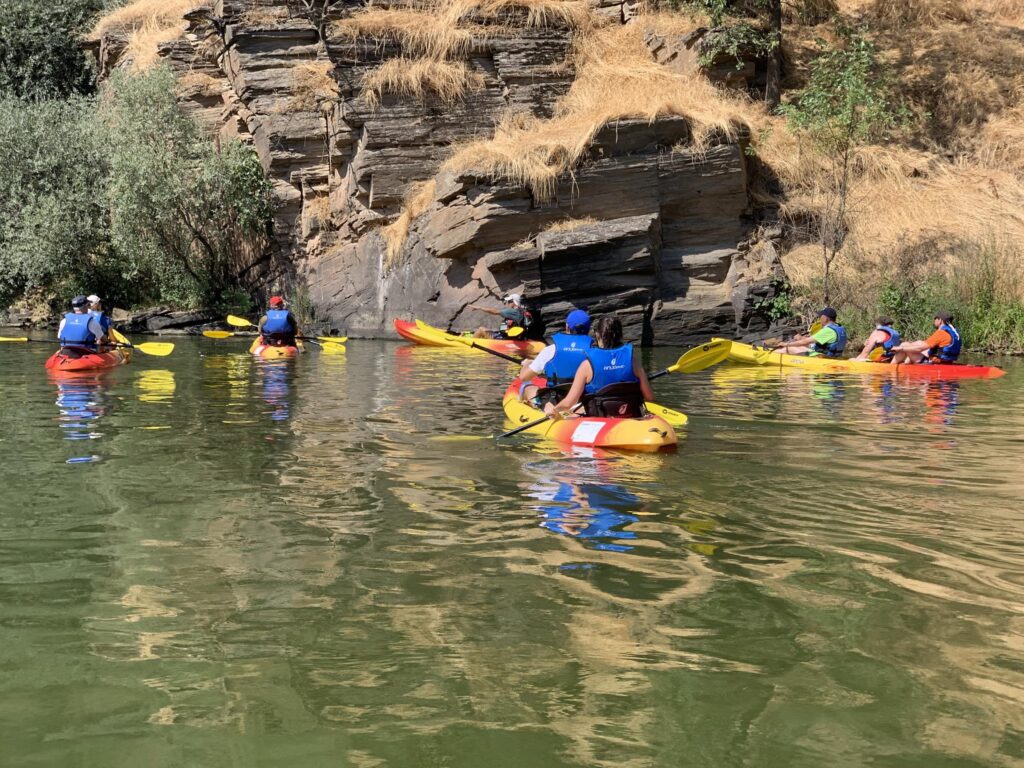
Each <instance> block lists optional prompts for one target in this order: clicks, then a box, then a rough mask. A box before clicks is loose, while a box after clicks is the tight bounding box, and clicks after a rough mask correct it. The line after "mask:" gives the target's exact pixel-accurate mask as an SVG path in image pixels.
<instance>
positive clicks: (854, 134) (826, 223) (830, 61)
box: [781, 28, 910, 301]
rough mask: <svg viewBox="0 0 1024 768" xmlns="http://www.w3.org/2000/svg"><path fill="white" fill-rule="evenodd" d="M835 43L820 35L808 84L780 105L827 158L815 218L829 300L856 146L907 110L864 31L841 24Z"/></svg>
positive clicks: (883, 133)
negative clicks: (828, 181)
mask: <svg viewBox="0 0 1024 768" xmlns="http://www.w3.org/2000/svg"><path fill="white" fill-rule="evenodd" d="M838 32H839V45H837V46H829V45H827V44H826V43H825V42H823V41H818V45H819V47H820V49H821V53H820V54H819V56H818V57H817V58H816V59H815V60H814V61H813V62H812V64H811V68H810V79H809V82H808V84H807V87H806V88H804V89H803V90H802V91H800V92H799V93H797V94H795V96H794V99H793V101H792V102H791V103H790V104H786V105H784V106H782V107H781V111H782V114H784V115H785V116H786V117H787V118H788V120H789V127H790V129H791V130H793V131H795V132H796V133H797V134H798V135H799V136H801V137H805V138H807V139H809V140H810V141H811V142H812V143H813V144H814V146H815V147H816V148H817V149H818V150H819V151H820V152H821V153H822V154H823V155H824V156H825V157H827V158H828V161H829V163H830V167H831V172H832V185H831V187H830V189H829V190H828V192H827V193H826V201H825V206H824V209H823V211H822V214H821V217H820V220H819V221H818V223H817V228H818V232H817V233H816V234H817V236H818V240H819V242H820V244H821V252H822V263H823V266H824V273H823V280H824V294H825V295H824V298H825V301H828V298H829V289H830V277H831V271H832V265H833V263H834V261H835V259H836V256H837V255H838V253H839V249H840V248H841V247H842V244H843V239H844V237H845V234H846V216H847V211H848V208H849V202H850V192H851V184H852V178H851V170H852V160H853V156H854V151H855V150H856V148H857V147H858V146H860V145H862V144H866V143H869V142H874V141H880V140H883V139H885V138H886V137H888V136H889V135H891V134H892V133H894V132H896V131H899V130H901V129H902V128H903V127H905V126H906V124H907V121H908V120H909V118H910V114H909V111H908V110H907V109H906V108H905V107H904V106H902V105H901V104H898V103H897V102H896V101H895V100H894V97H893V95H892V88H891V82H890V77H889V72H888V70H887V69H886V68H885V67H883V66H882V65H881V64H880V62H879V61H878V52H877V49H876V48H875V45H874V44H873V43H872V42H871V41H870V40H869V39H868V38H867V37H866V36H865V34H864V33H863V31H857V30H850V29H845V28H841V29H839V30H838Z"/></svg>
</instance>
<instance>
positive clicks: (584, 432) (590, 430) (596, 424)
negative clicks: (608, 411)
mask: <svg viewBox="0 0 1024 768" xmlns="http://www.w3.org/2000/svg"><path fill="white" fill-rule="evenodd" d="M602 427H604V422H603V421H587V420H586V419H584V420H583V421H581V422H580V423H579V424H578V425H577V426H576V429H575V430H573V433H572V441H573V442H574V443H590V444H591V445H593V444H594V440H596V439H597V433H598V432H600V431H601V429H602Z"/></svg>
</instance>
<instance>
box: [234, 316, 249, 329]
mask: <svg viewBox="0 0 1024 768" xmlns="http://www.w3.org/2000/svg"><path fill="white" fill-rule="evenodd" d="M228 325H233V326H235V328H251V327H252V323H250V322H249V321H248V320H246V319H245V318H244V317H239V316H238V315H228Z"/></svg>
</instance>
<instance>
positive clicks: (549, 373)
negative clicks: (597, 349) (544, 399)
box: [519, 309, 592, 408]
mask: <svg viewBox="0 0 1024 768" xmlns="http://www.w3.org/2000/svg"><path fill="white" fill-rule="evenodd" d="M551 341H552V343H551V344H549V345H548V346H546V347H544V349H543V350H541V352H540V354H539V355H537V356H536V357H535V358H533V360H524V361H523V365H522V368H521V369H520V373H519V382H520V385H519V397H520V398H521V399H522V400H524V401H525V400H531V401H534V405H536V406H537V407H538V408H539V407H540V402H539V401H537V397H538V395H540V394H541V390H540V388H539V387H537V386H535V385H534V384H531V383H530V382H531V381H532V380H533V379H534V377H536V376H544V377H545V378H546V379H547V387H545V389H546V390H550V388H552V387H557V386H558V385H559V384H571V383H572V380H573V377H574V376H576V369H577V368H579V367H580V363H582V362H583V360H584V358H585V356H586V352H587V350H588V349H590V347H591V343H592V342H591V338H590V315H588V314H587V313H586V311H585V310H582V309H574V310H573V311H572V312H570V313H569V314H568V315H567V316H566V318H565V332H564V333H556V334H554V335H553V336H552V337H551ZM563 391H564V390H563ZM556 399H557V398H556Z"/></svg>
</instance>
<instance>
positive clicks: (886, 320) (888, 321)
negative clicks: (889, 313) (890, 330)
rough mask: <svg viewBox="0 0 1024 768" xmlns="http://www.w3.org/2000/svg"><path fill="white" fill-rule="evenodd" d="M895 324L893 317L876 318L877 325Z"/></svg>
mask: <svg viewBox="0 0 1024 768" xmlns="http://www.w3.org/2000/svg"><path fill="white" fill-rule="evenodd" d="M893 322H894V321H893V319H892V318H891V317H886V316H885V315H882V316H881V317H876V318H875V325H892V324H893Z"/></svg>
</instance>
